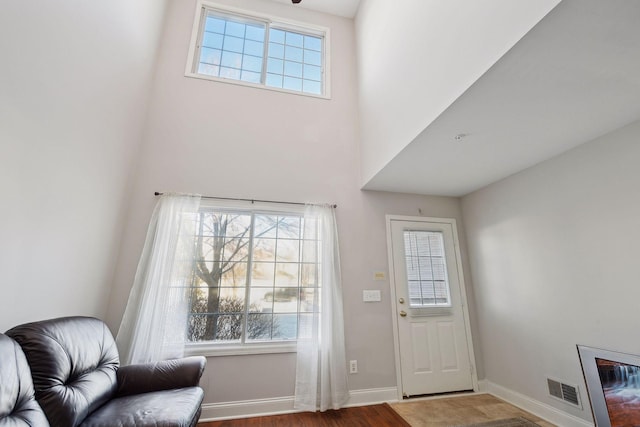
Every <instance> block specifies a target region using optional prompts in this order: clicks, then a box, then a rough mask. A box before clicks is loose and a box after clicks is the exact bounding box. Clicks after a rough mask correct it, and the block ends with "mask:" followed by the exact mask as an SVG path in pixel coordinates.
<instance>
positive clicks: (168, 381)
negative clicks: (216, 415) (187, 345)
mask: <svg viewBox="0 0 640 427" xmlns="http://www.w3.org/2000/svg"><path fill="white" fill-rule="evenodd" d="M206 362H207V361H206V359H205V358H204V357H203V356H191V357H183V358H181V359H170V360H163V361H161V362H154V363H145V364H140V365H127V366H121V367H120V368H118V371H117V373H116V375H117V380H118V391H117V395H118V396H127V395H130V394H139V393H147V392H151V391H160V390H169V389H172V388H182V387H195V386H197V385H198V382H199V381H200V377H201V376H202V373H203V372H204V367H205V365H206Z"/></svg>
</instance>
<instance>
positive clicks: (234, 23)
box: [187, 2, 328, 96]
mask: <svg viewBox="0 0 640 427" xmlns="http://www.w3.org/2000/svg"><path fill="white" fill-rule="evenodd" d="M199 4H200V9H199V10H200V15H199V19H198V22H197V30H196V32H195V35H196V40H195V42H194V44H195V46H192V51H191V53H190V60H189V64H188V69H187V75H189V76H192V77H201V78H208V79H212V80H222V81H228V82H236V83H241V84H249V85H258V86H262V87H267V88H274V89H276V90H284V91H293V92H299V93H304V94H310V95H318V96H326V95H327V94H328V93H327V92H328V91H327V87H326V86H327V83H326V80H327V79H326V76H325V59H324V58H325V40H326V37H327V31H326V30H320V29H312V28H306V27H303V26H300V25H297V24H296V25H288V24H285V23H282V22H277V21H274V20H272V19H270V18H267V17H257V16H249V15H247V14H244V13H240V12H235V11H229V10H226V9H221V8H220V7H219V6H213V5H209V4H207V3H202V2H201V3H199Z"/></svg>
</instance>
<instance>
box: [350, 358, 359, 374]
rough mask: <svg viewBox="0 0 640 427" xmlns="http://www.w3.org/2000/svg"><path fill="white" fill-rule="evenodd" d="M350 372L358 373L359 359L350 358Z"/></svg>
mask: <svg viewBox="0 0 640 427" xmlns="http://www.w3.org/2000/svg"><path fill="white" fill-rule="evenodd" d="M349 373H350V374H357V373H358V361H357V360H349Z"/></svg>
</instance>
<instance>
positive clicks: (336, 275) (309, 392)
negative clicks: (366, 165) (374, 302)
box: [294, 205, 349, 411]
mask: <svg viewBox="0 0 640 427" xmlns="http://www.w3.org/2000/svg"><path fill="white" fill-rule="evenodd" d="M304 220H305V235H304V238H305V239H318V261H319V267H318V269H319V272H318V273H319V274H318V282H319V287H318V290H319V295H318V296H317V297H316V301H314V310H313V313H311V314H310V315H309V316H304V315H302V314H301V315H300V325H299V330H298V344H297V364H296V388H295V399H294V407H295V408H296V409H301V410H306V411H317V410H320V411H326V410H327V409H338V408H340V407H341V406H342V405H343V404H344V403H345V402H346V401H347V400H348V399H349V389H348V386H347V361H346V357H345V349H344V315H343V309H342V284H341V279H340V256H339V252H338V232H337V228H336V222H335V213H334V209H333V207H331V206H311V205H308V206H307V208H306V210H305V216H304Z"/></svg>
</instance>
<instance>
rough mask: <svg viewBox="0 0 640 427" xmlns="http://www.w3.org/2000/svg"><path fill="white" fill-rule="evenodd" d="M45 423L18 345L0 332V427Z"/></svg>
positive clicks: (20, 426)
mask: <svg viewBox="0 0 640 427" xmlns="http://www.w3.org/2000/svg"><path fill="white" fill-rule="evenodd" d="M29 426H38V427H48V426H49V423H48V422H47V418H46V417H45V415H44V412H42V408H40V405H38V402H36V399H35V392H34V389H33V383H32V381H31V372H30V371H29V365H28V363H27V359H26V358H25V356H24V353H23V352H22V350H21V349H20V346H19V345H18V344H17V343H16V342H15V341H14V340H12V339H11V338H9V337H7V336H6V335H4V334H0V427H29Z"/></svg>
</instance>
